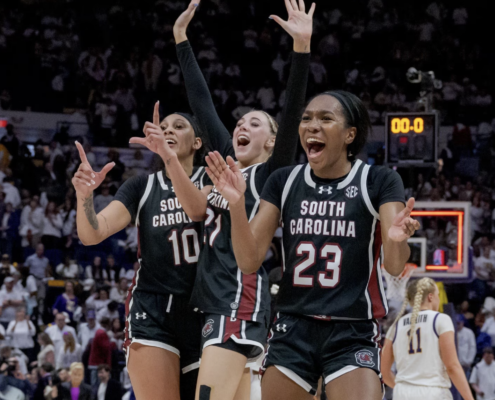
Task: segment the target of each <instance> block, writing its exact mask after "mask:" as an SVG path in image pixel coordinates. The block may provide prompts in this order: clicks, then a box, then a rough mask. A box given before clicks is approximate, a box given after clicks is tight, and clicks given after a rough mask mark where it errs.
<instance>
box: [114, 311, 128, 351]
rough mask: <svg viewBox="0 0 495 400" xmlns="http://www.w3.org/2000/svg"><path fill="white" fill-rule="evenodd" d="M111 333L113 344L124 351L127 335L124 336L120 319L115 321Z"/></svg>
mask: <svg viewBox="0 0 495 400" xmlns="http://www.w3.org/2000/svg"><path fill="white" fill-rule="evenodd" d="M111 333H112V335H111V336H112V338H111V340H112V342H114V343H115V345H116V347H117V349H122V348H123V346H124V339H125V335H124V330H123V329H122V324H121V323H120V319H118V318H114V319H113V321H112V329H111Z"/></svg>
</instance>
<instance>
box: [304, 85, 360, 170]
mask: <svg viewBox="0 0 495 400" xmlns="http://www.w3.org/2000/svg"><path fill="white" fill-rule="evenodd" d="M299 137H300V139H301V145H302V147H303V149H304V150H305V151H306V155H307V156H308V161H309V163H310V164H311V168H312V169H313V170H314V171H315V172H316V173H317V172H318V171H322V170H324V169H325V168H329V167H332V166H333V165H335V163H336V162H338V161H342V160H344V161H345V160H347V146H348V145H349V144H351V143H352V142H353V141H354V139H355V137H356V128H354V127H348V126H347V121H346V119H345V116H344V113H343V111H342V106H341V104H340V103H339V101H338V100H337V99H336V98H335V97H332V96H328V95H321V96H318V97H315V98H314V99H313V100H312V101H311V102H310V103H309V104H308V106H307V107H306V110H305V111H304V114H303V116H302V120H301V123H300V124H299Z"/></svg>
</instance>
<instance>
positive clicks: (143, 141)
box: [129, 137, 147, 146]
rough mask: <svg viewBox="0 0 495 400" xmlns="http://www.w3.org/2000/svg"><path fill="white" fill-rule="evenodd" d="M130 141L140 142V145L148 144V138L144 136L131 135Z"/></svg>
mask: <svg viewBox="0 0 495 400" xmlns="http://www.w3.org/2000/svg"><path fill="white" fill-rule="evenodd" d="M129 143H135V144H140V145H143V146H146V144H147V141H146V138H142V137H131V138H130V139H129Z"/></svg>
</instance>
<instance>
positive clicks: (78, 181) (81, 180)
mask: <svg viewBox="0 0 495 400" xmlns="http://www.w3.org/2000/svg"><path fill="white" fill-rule="evenodd" d="M76 147H77V150H78V151H79V157H80V158H81V165H79V168H78V169H77V171H76V173H75V174H74V177H73V178H72V184H73V185H74V189H75V190H76V193H78V194H81V195H83V196H84V197H88V196H89V195H91V193H93V191H94V190H95V189H97V188H98V186H100V185H101V183H102V182H103V181H104V179H105V177H106V176H107V174H108V173H109V172H110V170H111V169H112V168H113V167H115V163H114V162H111V163H108V164H107V165H105V166H104V167H103V168H102V170H101V171H100V172H95V171H94V170H93V168H92V167H91V165H90V164H89V161H88V159H87V157H86V152H85V151H84V149H83V147H82V145H81V143H79V142H77V141H76Z"/></svg>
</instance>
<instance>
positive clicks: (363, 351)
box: [262, 313, 380, 394]
mask: <svg viewBox="0 0 495 400" xmlns="http://www.w3.org/2000/svg"><path fill="white" fill-rule="evenodd" d="M379 329H380V328H379V326H378V323H377V322H376V321H375V320H366V321H349V320H346V321H343V320H337V321H335V320H333V321H323V320H317V319H313V318H311V317H299V316H294V315H288V314H282V313H279V314H277V318H276V320H275V322H274V324H273V326H272V328H271V330H270V336H269V337H268V348H267V350H266V354H265V359H264V360H263V366H262V372H263V371H265V370H266V369H267V368H268V367H270V366H274V367H275V368H277V369H278V370H279V371H280V372H282V373H283V374H284V375H286V376H287V377H289V378H290V379H292V380H293V381H294V382H295V383H297V384H298V385H299V386H301V387H302V388H303V389H305V390H307V391H308V392H309V393H311V394H315V393H316V389H317V387H318V380H319V378H320V377H323V378H324V380H325V385H326V384H327V383H329V382H331V381H332V380H334V379H336V378H338V377H340V376H342V375H344V374H346V373H347V372H350V371H353V370H355V369H357V368H370V369H372V370H373V371H375V372H376V373H377V374H378V375H379V376H380V346H379V342H378V341H379V338H380V330H379Z"/></svg>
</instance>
